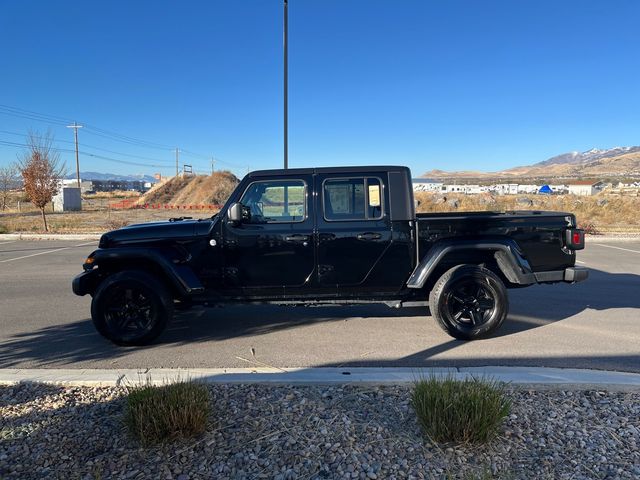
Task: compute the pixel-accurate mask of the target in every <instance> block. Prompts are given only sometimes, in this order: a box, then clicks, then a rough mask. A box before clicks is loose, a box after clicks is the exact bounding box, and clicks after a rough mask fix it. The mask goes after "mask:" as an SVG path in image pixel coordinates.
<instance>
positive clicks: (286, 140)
mask: <svg viewBox="0 0 640 480" xmlns="http://www.w3.org/2000/svg"><path fill="white" fill-rule="evenodd" d="M283 25H284V36H283V51H284V52H283V53H284V58H283V60H284V62H283V63H284V168H285V170H286V169H287V168H289V118H288V117H289V98H288V97H289V65H288V49H287V48H288V47H287V43H288V36H289V1H288V0H284V18H283Z"/></svg>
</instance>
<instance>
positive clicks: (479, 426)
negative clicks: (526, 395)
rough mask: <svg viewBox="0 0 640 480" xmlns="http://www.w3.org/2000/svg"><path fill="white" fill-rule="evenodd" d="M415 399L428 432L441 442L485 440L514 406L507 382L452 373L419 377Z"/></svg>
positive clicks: (475, 441) (476, 441)
mask: <svg viewBox="0 0 640 480" xmlns="http://www.w3.org/2000/svg"><path fill="white" fill-rule="evenodd" d="M411 403H412V405H413V408H414V409H415V412H416V415H417V417H418V423H419V424H420V426H421V427H422V429H423V431H424V433H425V435H427V436H428V437H429V438H430V439H431V440H433V441H436V442H439V443H450V442H454V443H485V442H487V441H489V440H491V439H492V438H493V437H495V436H496V435H497V433H498V429H499V427H500V425H501V423H502V421H503V420H504V418H505V417H506V416H507V415H508V414H509V411H510V409H511V401H510V400H509V399H508V398H506V396H505V392H504V386H503V384H501V383H499V382H497V381H494V380H489V379H478V378H471V379H465V380H456V379H454V378H453V377H450V376H449V377H445V378H443V379H439V378H436V377H435V376H431V377H429V378H427V379H421V380H419V381H417V382H416V384H415V386H414V389H413V393H412V397H411Z"/></svg>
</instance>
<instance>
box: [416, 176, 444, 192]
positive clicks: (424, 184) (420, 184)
mask: <svg viewBox="0 0 640 480" xmlns="http://www.w3.org/2000/svg"><path fill="white" fill-rule="evenodd" d="M411 181H412V183H413V191H414V192H439V191H440V190H442V185H443V184H442V182H439V181H438V180H431V179H429V178H414V179H412V180H411Z"/></svg>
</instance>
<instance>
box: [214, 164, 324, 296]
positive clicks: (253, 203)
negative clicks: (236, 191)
mask: <svg viewBox="0 0 640 480" xmlns="http://www.w3.org/2000/svg"><path fill="white" fill-rule="evenodd" d="M312 182H313V177H312V176H311V175H300V176H296V177H286V178H283V179H269V180H258V181H255V182H252V183H250V184H249V186H248V187H247V188H246V190H245V191H244V193H243V194H242V197H241V199H240V203H241V204H242V205H243V206H244V209H245V212H246V217H247V218H246V219H245V220H244V221H243V222H241V223H235V224H234V223H233V222H230V221H229V220H228V219H224V220H223V221H224V222H225V225H224V227H223V228H224V232H223V242H224V249H225V253H224V262H225V267H224V275H225V287H226V288H227V289H228V290H230V291H233V290H237V291H238V293H241V294H242V295H248V296H256V297H263V296H264V297H266V296H274V295H275V296H278V295H285V293H286V290H287V289H296V288H299V287H302V286H304V285H306V284H308V283H310V282H312V281H313V273H314V271H315V261H314V259H315V256H314V242H313V223H314V222H313V218H314V216H313V202H312V194H311V193H312V186H313V183H312Z"/></svg>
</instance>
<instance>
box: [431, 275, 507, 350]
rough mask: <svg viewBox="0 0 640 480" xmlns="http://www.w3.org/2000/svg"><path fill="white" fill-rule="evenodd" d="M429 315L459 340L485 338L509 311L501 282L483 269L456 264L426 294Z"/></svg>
mask: <svg viewBox="0 0 640 480" xmlns="http://www.w3.org/2000/svg"><path fill="white" fill-rule="evenodd" d="M429 307H430V309H431V315H433V317H434V318H435V319H436V321H437V322H438V324H439V325H440V327H442V329H443V330H444V331H445V332H447V333H448V334H449V335H451V336H452V337H454V338H457V339H459V340H475V339H478V338H482V337H486V336H488V335H489V334H491V333H492V332H494V331H495V330H497V329H498V328H500V325H502V322H504V319H505V318H506V317H507V313H508V312H509V300H508V298H507V290H506V288H505V286H504V284H503V283H502V280H500V278H499V277H498V276H497V275H496V274H495V273H493V272H492V271H491V270H488V269H486V268H484V267H479V266H477V265H458V266H455V267H453V268H451V269H450V270H448V271H447V272H445V273H444V274H443V275H442V276H441V277H440V279H438V281H437V282H436V284H435V285H434V287H433V289H432V290H431V294H430V295H429Z"/></svg>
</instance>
